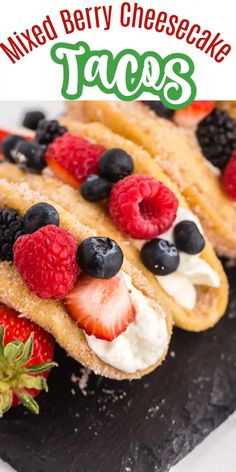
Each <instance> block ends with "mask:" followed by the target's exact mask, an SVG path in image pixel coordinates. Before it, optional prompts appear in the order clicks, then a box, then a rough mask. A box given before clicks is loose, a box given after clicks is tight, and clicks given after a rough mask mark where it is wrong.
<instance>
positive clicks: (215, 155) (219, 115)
mask: <svg viewBox="0 0 236 472" xmlns="http://www.w3.org/2000/svg"><path fill="white" fill-rule="evenodd" d="M197 138H198V141H199V144H200V146H201V148H202V152H203V154H204V156H205V157H206V159H208V160H209V161H210V162H211V163H212V164H213V165H214V166H216V167H218V168H219V169H221V170H222V169H224V168H225V166H226V164H227V162H228V160H229V159H230V157H231V155H232V152H233V150H234V148H235V147H236V131H235V121H234V120H233V119H232V118H230V117H229V115H228V114H227V113H226V112H224V111H222V110H218V109H214V110H213V112H212V113H211V114H210V115H208V116H207V117H206V118H205V119H204V120H202V121H201V122H200V123H199V125H198V128H197Z"/></svg>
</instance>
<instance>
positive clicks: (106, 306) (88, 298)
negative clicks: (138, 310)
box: [65, 273, 135, 341]
mask: <svg viewBox="0 0 236 472" xmlns="http://www.w3.org/2000/svg"><path fill="white" fill-rule="evenodd" d="M65 304H66V307H67V309H68V312H69V314H70V315H71V317H72V318H73V319H74V320H75V321H76V323H77V324H78V325H79V327H80V328H82V329H84V330H85V332H86V333H87V334H88V335H94V336H96V338H99V339H104V340H106V341H112V340H113V339H115V338H116V337H117V336H119V334H121V333H123V332H124V331H125V330H126V328H127V327H128V325H129V323H131V322H132V321H133V320H134V317H135V310H134V308H133V306H132V303H131V300H130V296H129V291H128V288H127V286H126V283H125V280H124V278H123V275H122V274H121V273H120V274H117V275H116V276H115V277H113V278H112V279H104V280H102V279H94V278H92V277H89V276H88V275H85V274H84V275H82V276H81V277H80V279H79V282H78V283H77V285H76V286H75V288H74V289H73V290H72V291H71V292H70V293H69V295H67V297H66V299H65Z"/></svg>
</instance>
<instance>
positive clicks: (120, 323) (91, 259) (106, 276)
mask: <svg viewBox="0 0 236 472" xmlns="http://www.w3.org/2000/svg"><path fill="white" fill-rule="evenodd" d="M13 169H14V166H13ZM13 169H12V170H13ZM39 179H42V177H39ZM16 180H17V179H15V181H14V182H13V181H8V180H6V179H1V180H0V204H1V208H2V210H1V211H2V214H3V216H4V222H3V223H4V225H3V223H2V228H1V229H2V230H4V231H3V233H4V236H3V238H4V241H2V243H3V244H2V247H1V254H0V256H1V259H2V260H1V262H0V301H1V302H2V303H4V304H5V305H7V306H8V307H11V308H14V309H16V310H17V311H18V312H19V313H20V314H22V315H23V316H27V317H28V318H29V319H30V320H31V321H33V322H34V323H36V324H37V325H38V326H40V327H41V328H43V329H44V330H45V331H47V332H49V333H50V334H51V335H52V336H53V337H54V338H55V340H56V341H57V342H58V343H59V344H60V346H61V347H62V348H64V349H65V350H66V351H67V353H68V354H69V355H70V356H72V357H73V358H74V359H75V360H77V361H78V362H80V363H81V364H83V365H84V366H86V367H88V368H90V369H92V370H93V371H94V372H95V373H97V374H100V375H103V376H106V377H110V378H114V379H118V380H121V379H134V378H140V377H142V376H143V375H145V374H147V373H149V372H151V371H152V370H153V369H154V368H156V367H157V366H158V365H159V364H160V363H161V362H162V360H163V359H164V357H165V355H166V353H167V350H168V344H169V340H170V335H171V329H172V316H171V313H170V312H169V311H168V310H167V309H166V308H165V307H164V306H163V305H161V303H160V302H159V296H158V292H157V290H156V282H155V279H154V278H153V280H151V278H149V279H147V278H146V277H145V275H144V274H143V273H142V272H141V271H140V270H139V269H138V268H136V267H135V266H134V264H132V263H130V262H129V261H128V260H126V259H124V258H123V252H122V250H121V248H120V246H119V245H118V244H117V243H116V242H115V241H114V240H112V239H111V238H107V237H105V234H106V227H105V226H104V230H103V236H104V237H98V235H97V234H96V232H95V231H94V230H93V229H91V228H90V227H88V226H86V225H84V224H82V223H81V222H80V220H79V218H78V215H76V216H75V215H74V214H73V212H72V211H71V212H68V211H66V210H65V209H64V208H63V207H62V206H60V205H59V204H55V201H53V202H52V201H51V200H50V199H49V198H48V197H47V196H45V194H43V193H40V192H38V191H36V190H32V188H30V186H29V185H28V184H27V183H21V182H20V179H19V181H17V182H16ZM39 187H41V188H40V190H41V189H42V188H43V186H40V185H39ZM57 190H58V189H57ZM16 223H17V224H18V226H19V224H21V234H19V228H18V227H17V228H16V226H17V224H16ZM3 226H4V227H3ZM94 226H96V224H94ZM10 232H11V233H12V234H11V237H10ZM13 233H14V234H13ZM14 240H15V242H14V244H13V243H12V242H11V241H14Z"/></svg>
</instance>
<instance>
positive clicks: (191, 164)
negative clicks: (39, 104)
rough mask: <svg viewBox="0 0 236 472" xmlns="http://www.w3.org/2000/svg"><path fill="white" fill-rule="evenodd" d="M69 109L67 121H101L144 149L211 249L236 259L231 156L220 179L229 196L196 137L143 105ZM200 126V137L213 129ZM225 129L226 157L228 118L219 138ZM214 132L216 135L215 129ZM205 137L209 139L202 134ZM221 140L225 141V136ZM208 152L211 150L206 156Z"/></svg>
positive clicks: (232, 139)
mask: <svg viewBox="0 0 236 472" xmlns="http://www.w3.org/2000/svg"><path fill="white" fill-rule="evenodd" d="M68 109H69V114H70V117H71V118H74V119H78V120H84V121H100V122H101V123H103V124H104V125H106V126H108V127H109V128H110V129H112V130H113V131H114V132H117V133H119V134H121V135H123V136H124V137H126V138H129V139H131V140H132V141H134V142H135V143H137V144H138V145H140V146H142V147H143V148H144V149H145V150H147V151H148V152H149V154H150V155H151V157H152V158H154V159H155V160H156V162H157V163H158V164H159V166H160V167H161V168H162V170H163V171H164V172H165V174H166V175H168V176H169V178H170V179H171V180H172V181H173V182H175V184H176V185H177V187H178V188H179V190H180V192H181V193H182V195H183V196H184V197H185V199H186V200H187V202H188V204H189V207H190V208H191V210H192V211H193V212H194V213H195V214H196V215H197V216H198V217H199V219H200V221H201V224H202V226H203V228H204V230H205V232H206V235H207V237H208V238H209V240H210V241H211V243H212V245H213V246H214V248H215V249H216V251H217V252H218V253H219V254H220V255H223V256H227V257H233V258H234V257H235V256H236V236H235V235H236V223H235V222H236V210H235V206H234V204H233V203H232V199H231V197H233V194H234V188H235V186H234V185H233V182H232V179H233V178H234V175H236V174H235V172H233V168H234V166H235V158H234V157H232V159H233V162H231V163H230V162H229V165H230V169H229V170H228V171H227V173H226V176H225V177H224V179H225V182H224V183H225V186H226V187H227V189H228V193H229V194H230V197H229V196H227V193H226V191H225V190H224V188H223V186H222V179H221V176H220V175H219V170H218V169H215V167H213V166H212V163H209V161H208V160H207V159H206V158H205V157H204V156H203V154H202V152H201V150H200V148H199V146H198V145H197V143H196V136H195V137H194V136H193V134H194V133H193V132H192V131H190V133H189V130H188V132H187V134H186V131H185V130H183V129H181V128H178V127H177V126H175V124H173V123H172V122H171V121H168V120H167V119H163V118H160V117H159V116H156V114H155V113H154V112H153V111H152V110H150V109H149V108H148V107H147V106H146V105H145V104H143V103H138V102H132V103H125V102H80V103H79V104H78V103H69V104H68ZM212 113H213V116H210V118H209V117H207V118H205V120H208V119H210V121H211V120H213V121H214V122H218V123H219V121H221V117H219V113H221V111H220V110H214V111H213V112H212ZM222 113H223V112H222ZM224 120H226V119H225V118H224ZM203 121H204V120H203ZM201 123H202V133H203V134H204V136H205V131H206V128H207V129H208V130H209V129H210V130H212V127H211V126H210V127H209V126H208V124H207V123H206V124H204V123H203V122H201ZM225 126H226V128H227V127H229V128H230V129H228V131H227V136H228V139H229V140H230V143H229V145H228V146H225V148H224V153H223V154H224V156H225V158H226V157H227V159H228V158H229V157H230V156H231V153H232V152H233V149H234V146H235V141H236V135H235V133H234V131H233V124H232V120H231V122H230V123H229V121H228V120H226V121H225V122H224V126H223V128H224V129H221V136H222V133H223V134H224V133H225ZM203 128H204V130H203ZM213 130H214V133H215V135H217V132H216V128H215V127H214V126H213ZM203 131H204V132H203ZM191 135H192V136H191ZM205 138H206V140H207V139H208V138H207V137H206V136H205ZM205 138H204V139H205ZM222 139H226V136H223V137H222ZM222 142H223V141H222ZM226 148H227V149H226ZM221 149H222V147H221ZM213 151H214V149H213V148H211V153H212V152H213ZM226 151H227V152H226ZM213 154H214V153H213ZM226 154H227V156H226ZM224 156H223V157H224Z"/></svg>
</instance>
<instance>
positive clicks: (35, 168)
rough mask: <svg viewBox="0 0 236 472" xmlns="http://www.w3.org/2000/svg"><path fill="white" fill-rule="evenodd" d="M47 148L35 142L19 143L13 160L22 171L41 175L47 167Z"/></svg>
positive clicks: (14, 151)
mask: <svg viewBox="0 0 236 472" xmlns="http://www.w3.org/2000/svg"><path fill="white" fill-rule="evenodd" d="M44 154H45V147H44V146H40V145H39V144H38V143H35V142H28V141H19V142H18V143H17V144H16V146H15V149H14V150H13V152H12V156H13V160H14V162H15V164H17V165H18V167H20V168H21V169H22V170H25V171H27V172H33V173H36V174H39V173H40V172H41V171H42V170H43V169H44V167H45V166H46V163H45V160H44Z"/></svg>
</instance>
